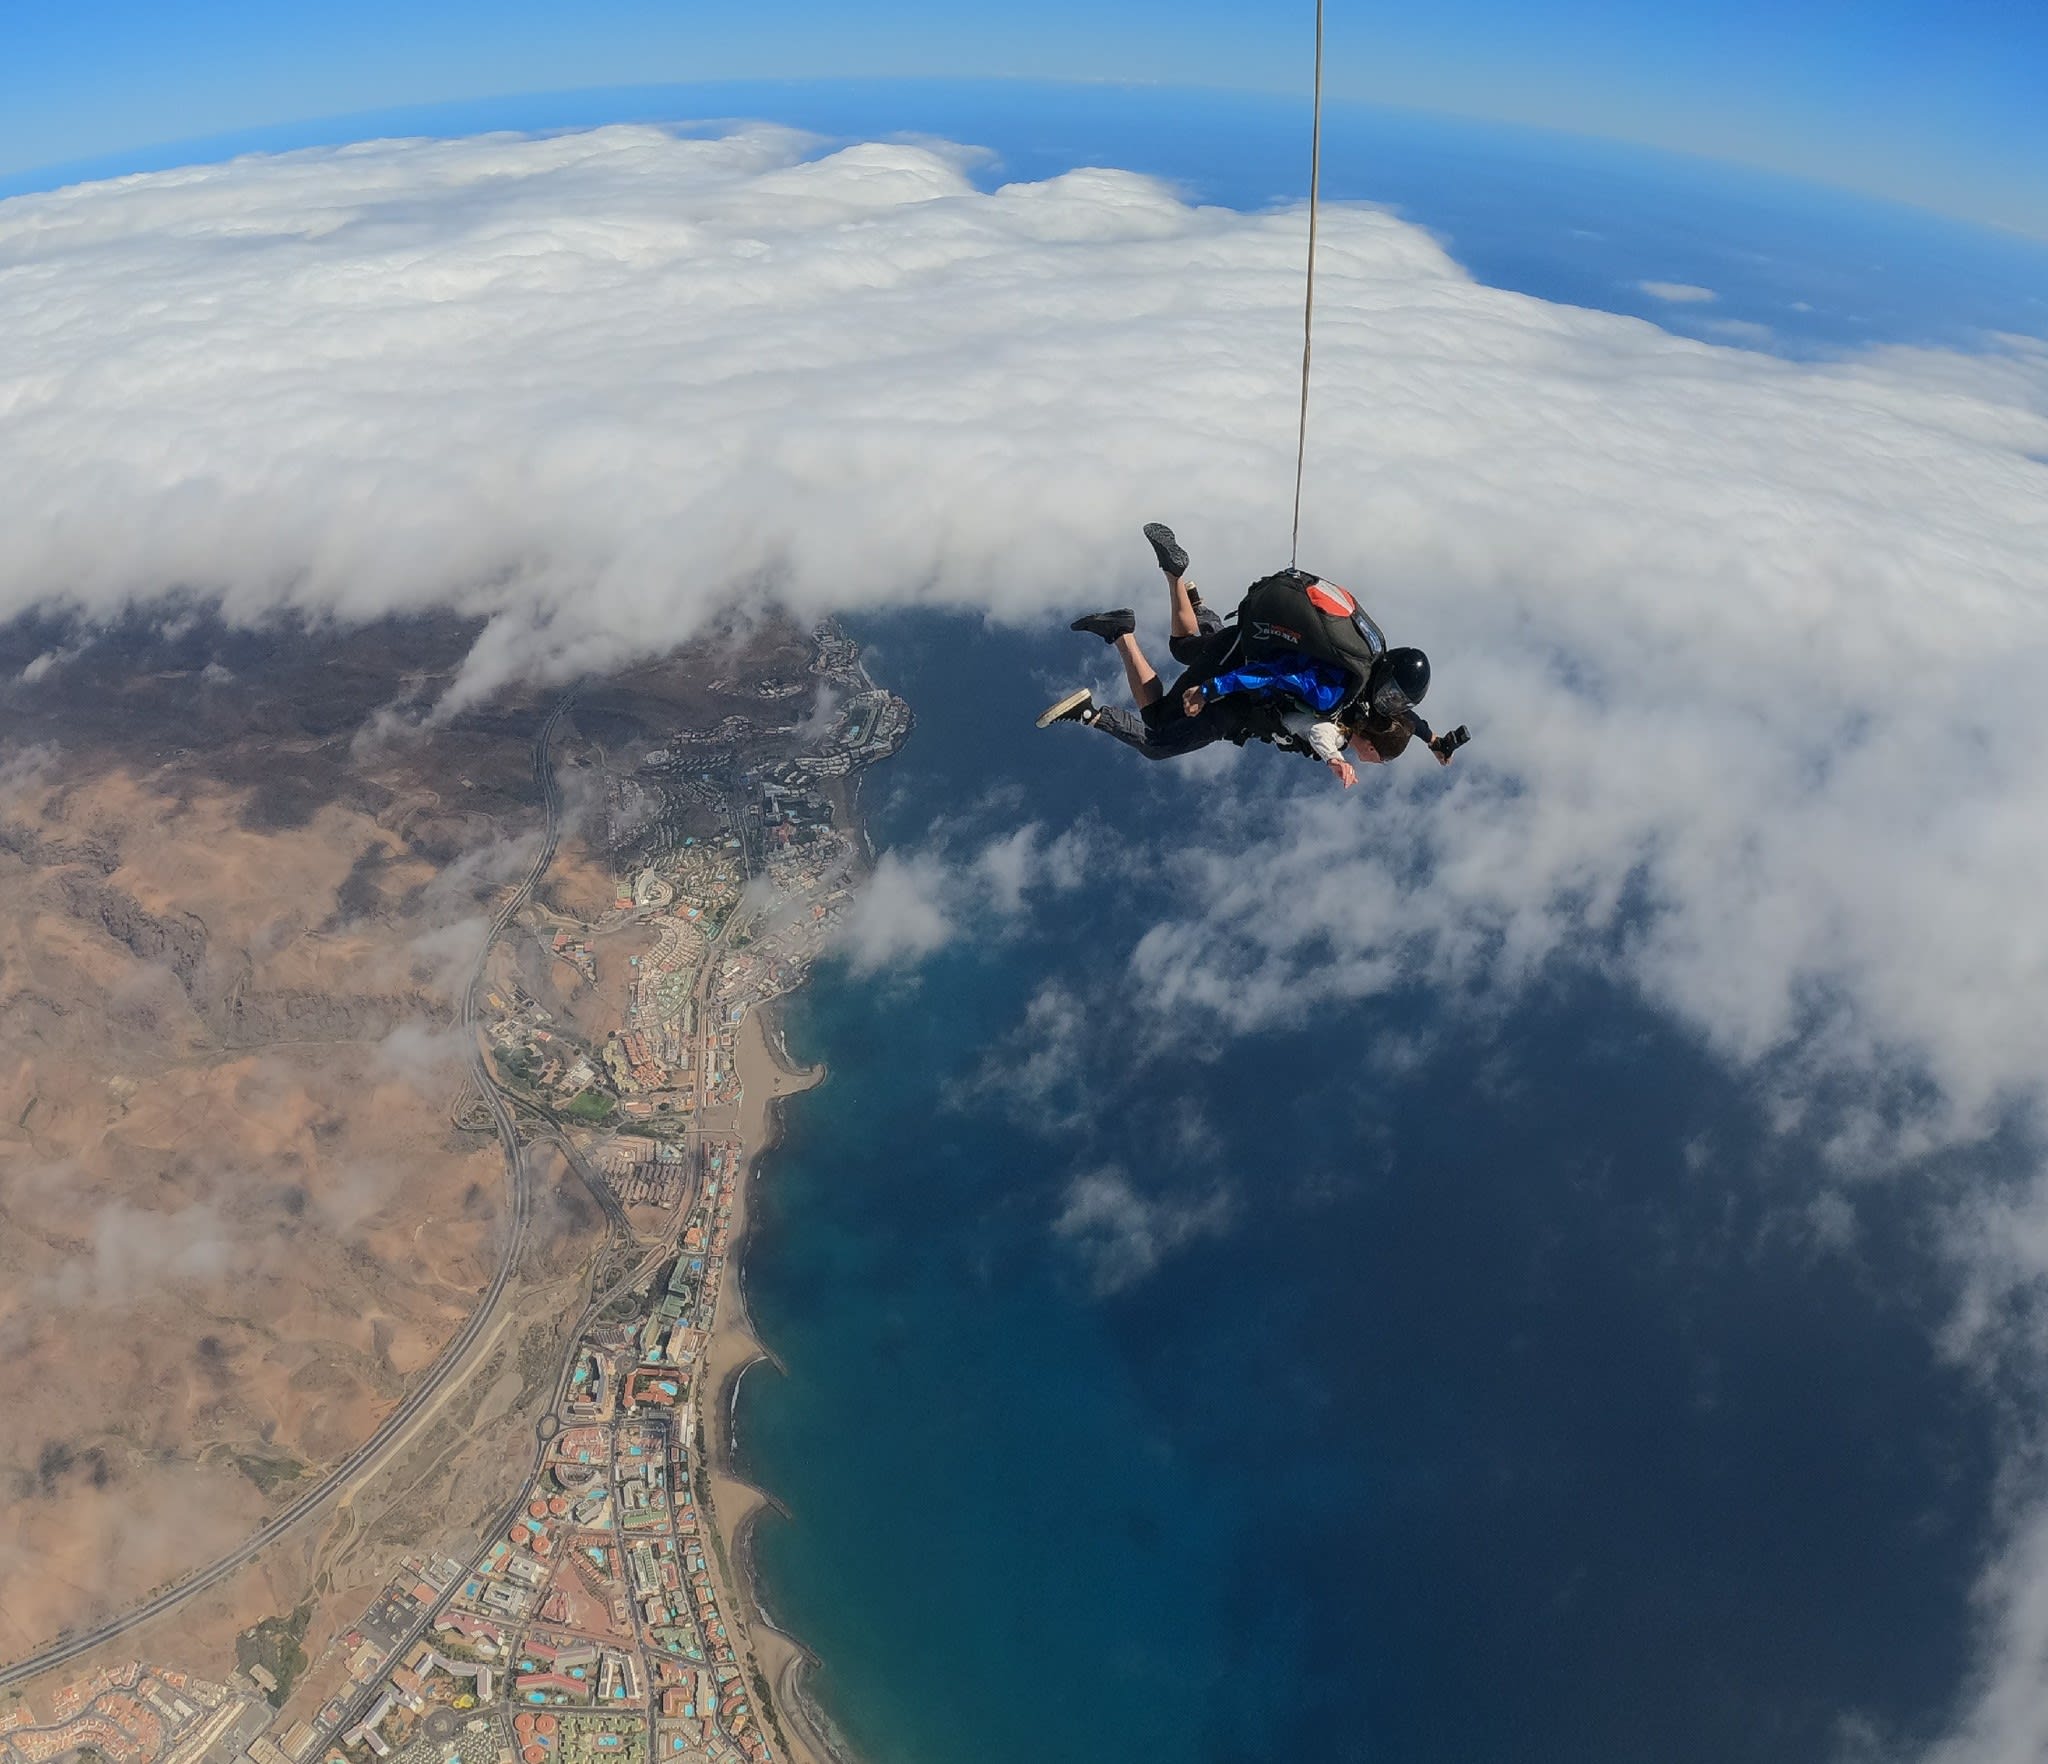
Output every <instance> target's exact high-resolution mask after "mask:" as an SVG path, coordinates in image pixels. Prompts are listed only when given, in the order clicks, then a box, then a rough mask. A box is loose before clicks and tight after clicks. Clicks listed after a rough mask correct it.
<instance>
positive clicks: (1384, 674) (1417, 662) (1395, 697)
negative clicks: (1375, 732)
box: [1366, 649, 1429, 717]
mask: <svg viewBox="0 0 2048 1764" xmlns="http://www.w3.org/2000/svg"><path fill="white" fill-rule="evenodd" d="M1428 691H1429V657H1428V656H1426V655H1424V654H1423V653H1422V651H1421V650H1419V649H1390V650H1388V651H1387V653H1386V654H1385V655H1383V656H1381V657H1380V659H1379V661H1378V662H1377V663H1376V664H1375V665H1374V667H1373V670H1372V679H1371V681H1370V682H1369V684H1368V687H1367V691H1366V696H1367V697H1368V698H1369V699H1370V700H1371V701H1372V707H1373V709H1374V710H1376V711H1378V712H1379V714H1380V715H1381V716H1383V717H1397V716H1399V715H1400V714H1401V712H1402V711H1404V710H1406V709H1407V708H1408V707H1409V706H1410V705H1411V704H1420V703H1421V702H1422V700H1423V698H1424V696H1425V695H1426V694H1427V693H1428Z"/></svg>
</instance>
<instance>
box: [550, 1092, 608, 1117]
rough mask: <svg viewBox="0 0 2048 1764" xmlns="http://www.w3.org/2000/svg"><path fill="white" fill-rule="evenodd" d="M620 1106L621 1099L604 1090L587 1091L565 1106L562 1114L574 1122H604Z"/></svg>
mask: <svg viewBox="0 0 2048 1764" xmlns="http://www.w3.org/2000/svg"><path fill="white" fill-rule="evenodd" d="M618 1106H619V1099H618V1098H617V1097H615V1096H612V1095H610V1094H608V1093H607V1092H605V1091H602V1090H586V1091H584V1092H583V1094H582V1095H580V1096H578V1097H576V1098H575V1099H574V1100H573V1101H571V1102H568V1103H566V1104H564V1105H563V1108H562V1113H563V1114H565V1115H567V1116H568V1117H569V1119H570V1120H572V1121H602V1120H603V1119H604V1118H605V1117H606V1116H607V1115H609V1114H610V1113H611V1112H612V1110H614V1109H615V1108H617V1107H618Z"/></svg>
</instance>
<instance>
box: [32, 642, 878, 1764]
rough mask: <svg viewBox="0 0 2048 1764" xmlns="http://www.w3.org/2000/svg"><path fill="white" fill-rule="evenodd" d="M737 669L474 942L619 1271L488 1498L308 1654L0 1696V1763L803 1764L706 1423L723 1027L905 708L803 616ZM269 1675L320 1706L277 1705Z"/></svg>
mask: <svg viewBox="0 0 2048 1764" xmlns="http://www.w3.org/2000/svg"><path fill="white" fill-rule="evenodd" d="M721 684H722V685H724V686H725V688H726V690H727V691H729V692H731V691H738V690H744V689H743V688H738V687H734V686H733V685H731V683H729V682H721ZM752 690H753V693H754V696H755V697H756V699H757V701H758V704H759V710H758V713H756V714H751V715H728V716H727V717H725V718H724V719H722V720H721V722H720V723H719V724H717V725H716V726H715V727H713V728H712V729H710V730H708V731H693V730H678V731H675V732H673V734H672V735H671V736H670V738H669V739H667V740H666V742H665V743H664V744H663V745H661V746H658V747H654V748H652V749H650V750H648V751H645V752H641V753H625V754H609V753H608V754H606V755H605V756H604V763H603V765H602V767H601V768H600V769H599V774H598V778H597V783H598V785H599V787H600V788H599V800H600V803H601V808H600V811H599V813H598V814H597V815H596V817H595V819H594V821H593V822H591V823H586V828H585V842H586V844H587V845H588V846H589V848H590V850H591V853H592V855H593V857H598V856H601V857H602V860H603V862H604V864H605V865H606V866H607V868H608V869H609V870H610V871H611V873H612V875H613V878H614V882H615V887H614V889H613V892H612V894H611V897H610V899H609V900H608V901H607V902H605V903H604V904H603V905H602V906H601V907H600V908H599V910H597V911H595V912H594V913H591V914H589V915H587V916H581V917H579V916H577V915H575V914H574V913H573V912H572V911H570V910H569V909H568V908H566V907H565V906H564V905H563V904H562V903H561V902H560V901H559V900H554V901H552V902H551V901H549V900H546V899H542V898H540V897H536V898H535V899H533V900H532V901H530V902H529V903H528V904H527V905H526V907H525V908H524V909H523V910H522V911H521V912H520V913H519V914H518V915H517V916H516V917H515V918H514V920H513V921H512V922H511V924H510V925H509V926H508V927H507V929H506V931H505V933H504V935H503V937H502V939H501V942H500V945H499V947H498V948H497V949H496V950H494V952H493V965H492V967H491V969H490V971H489V978H488V983H487V986H486V989H485V993H484V998H483V1003H484V1005H485V1006H486V1007H487V1008H486V1009H485V1010H484V1012H483V1013H482V1017H481V1027H482V1031H483V1037H484V1047H485V1051H486V1054H487V1057H488V1060H489V1062H490V1070H491V1074H492V1077H493V1080H494V1082H495V1085H496V1087H497V1089H498V1091H499V1094H500V1096H501V1097H502V1098H503V1099H504V1100H505V1102H507V1103H508V1104H509V1105H510V1106H511V1107H512V1108H513V1110H514V1111H515V1114H516V1117H517V1119H518V1121H519V1126H520V1132H521V1136H522V1138H523V1139H526V1140H528V1141H529V1142H530V1141H533V1140H537V1139H541V1138H555V1139H560V1140H566V1141H567V1142H568V1144H569V1145H570V1146H571V1147H572V1148H573V1150H574V1152H575V1154H576V1156H577V1158H578V1159H579V1160H580V1162H581V1163H582V1165H583V1166H584V1168H585V1169H587V1171H588V1172H589V1173H590V1175H591V1177H592V1178H593V1179H594V1180H595V1181H597V1182H599V1183H601V1184H602V1185H603V1187H604V1189H605V1191H606V1198H607V1203H608V1204H607V1212H608V1214H609V1215H610V1216H611V1217H612V1218H613V1220H614V1221H615V1222H622V1226H623V1233H624V1236H625V1239H626V1242H625V1246H624V1255H625V1260H626V1262H627V1264H628V1271H627V1274H626V1276H625V1277H623V1278H620V1279H617V1280H614V1281H613V1282H611V1284H610V1285H609V1286H608V1287H604V1288H602V1289H599V1287H598V1277H597V1275H596V1274H595V1273H593V1275H592V1276H591V1279H592V1282H593V1290H592V1291H591V1293H590V1308H589V1310H588V1312H587V1313H586V1315H585V1317H584V1319H583V1321H582V1324H581V1325H580V1327H579V1329H578V1331H577V1333H576V1336H575V1340H574V1344H573V1347H572V1348H571V1350H570V1352H569V1353H568V1355H567V1358H566V1361H565V1363H564V1364H563V1365H562V1367H561V1369H560V1375H559V1379H558V1382H557V1384H556V1388H555V1392H554V1400H553V1403H552V1405H551V1407H550V1409H549V1412H548V1413H547V1414H545V1415H544V1416H542V1417H541V1418H540V1420H539V1427H538V1431H537V1437H538V1440H539V1451H538V1458H537V1461H536V1462H535V1463H534V1465H533V1467H532V1471H531V1474H530V1476H529V1477H528V1478H527V1480H526V1482H525V1485H524V1487H523V1488H522V1489H521V1491H520V1494H519V1498H518V1500H517V1501H516V1503H515V1504H514V1505H513V1506H512V1507H511V1508H510V1509H509V1510H507V1511H505V1512H504V1513H502V1514H501V1515H499V1522H497V1523H495V1524H494V1525H492V1526H491V1528H490V1529H489V1531H488V1533H487V1534H485V1535H480V1536H477V1537H476V1538H475V1539H474V1540H473V1547H472V1548H469V1549H467V1550H458V1551H456V1552H453V1553H448V1554H441V1553H424V1552H415V1553H413V1554H410V1555H408V1556H406V1557H405V1558H404V1560H403V1561H401V1562H400V1563H399V1564H398V1565H397V1568H396V1571H395V1573H393V1575H392V1576H391V1578H390V1580H389V1581H388V1583H387V1584H386V1585H385V1586H384V1587H383V1588H382V1590H381V1591H380V1592H379V1593H378V1595H377V1597H376V1598H375V1599H374V1600H373V1601H372V1602H371V1603H370V1604H369V1605H368V1606H367V1607H366V1608H365V1609H363V1611H362V1612H361V1614H360V1615H359V1616H358V1617H357V1618H356V1619H355V1620H354V1621H353V1622H352V1623H350V1624H348V1625H347V1627H346V1628H345V1629H344V1630H343V1631H342V1632H341V1633H339V1634H338V1635H336V1636H335V1637H334V1639H333V1640H332V1642H331V1644H329V1645H328V1646H327V1647H325V1648H324V1649H323V1650H322V1651H321V1652H320V1654H319V1656H318V1657H317V1658H315V1659H313V1660H310V1661H308V1660H306V1659H304V1658H303V1657H302V1656H297V1655H296V1654H295V1652H294V1647H293V1645H286V1646H283V1647H281V1648H276V1649H272V1648H266V1647H264V1646H261V1645H255V1644H256V1643H260V1641H261V1639H262V1638H261V1637H259V1636H255V1635H254V1633H253V1632H252V1637H250V1638H245V1640H249V1641H251V1642H252V1645H251V1646H249V1647H246V1648H245V1649H244V1650H243V1654H244V1658H243V1659H242V1661H241V1665H240V1668H239V1669H238V1670H237V1671H236V1672H235V1673H234V1674H233V1675H232V1678H231V1679H230V1680H229V1681H228V1682H225V1683H219V1684H214V1683H206V1682H202V1681H200V1680H198V1679H195V1678H192V1677H190V1676H188V1675H184V1674H180V1673H176V1672H171V1671H167V1670H164V1669H161V1668H157V1667H144V1666H142V1665H140V1664H130V1665H125V1666H120V1667H114V1668H103V1669H101V1670H100V1671H98V1672H96V1673H94V1674H93V1675H92V1676H91V1677H90V1678H88V1679H85V1680H82V1681H79V1682H77V1683H75V1684H72V1685H69V1686H66V1687H64V1688H63V1689H61V1690H59V1691H58V1692H57V1693H56V1694H55V1696H54V1697H52V1698H51V1699H50V1700H49V1705H48V1707H47V1709H46V1710H42V1711H40V1712H39V1711H38V1710H37V1709H36V1708H35V1707H34V1706H32V1705H31V1703H29V1702H27V1701H23V1702H17V1703H16V1704H15V1705H14V1706H13V1707H12V1708H11V1709H7V1710H5V1711H4V1712H0V1764H379V1761H384V1760H391V1761H393V1764H655V1761H656V1760H659V1761H660V1764H770V1761H771V1760H780V1759H795V1760H797V1764H804V1761H805V1760H817V1759H820V1758H822V1757H825V1756H826V1755H827V1754H828V1752H829V1747H828V1746H827V1744H826V1743H825V1742H823V1741H821V1740H820V1739H819V1738H818V1737H817V1722H816V1718H815V1715H813V1714H809V1713H808V1712H806V1711H803V1710H799V1709H796V1708H794V1707H792V1706H791V1701H792V1700H791V1699H790V1698H788V1697H787V1696H785V1695H784V1694H783V1686H781V1685H779V1684H776V1683H774V1682H771V1677H770V1674H769V1671H768V1670H766V1669H764V1659H763V1650H762V1648H761V1646H760V1641H761V1638H760V1637H759V1636H758V1635H756V1634H755V1633H753V1627H752V1626H750V1623H749V1614H750V1613H752V1612H755V1611H757V1610H758V1605H757V1603H756V1601H755V1600H754V1599H753V1597H752V1595H751V1588H750V1586H749V1585H748V1584H746V1583H745V1581H744V1576H745V1575H746V1573H747V1569H746V1565H745V1561H744V1559H743V1556H742V1555H741V1553H740V1552H739V1551H738V1550H737V1549H736V1547H735V1539H734V1538H733V1536H732V1535H731V1531H730V1528H729V1526H721V1524H720V1519H719V1514H718V1509H717V1496H718V1489H717V1485H716V1473H717V1471H718V1469H719V1467H718V1466H716V1465H714V1464H713V1463H712V1462H711V1461H710V1450H709V1449H708V1448H707V1428H706V1417H707V1415H708V1414H710V1413H711V1412H712V1411H713V1410H714V1409H715V1408H716V1407H717V1406H718V1405H721V1404H729V1403H730V1400H731V1391H730V1388H729V1381H730V1377H731V1376H732V1372H733V1368H732V1367H730V1366H727V1367H725V1368H724V1369H723V1370H721V1369H720V1368H719V1366H718V1365H717V1364H716V1361H717V1354H716V1351H715V1350H716V1348H717V1346H718V1343H719V1340H720V1332H721V1331H723V1330H728V1329H732V1328H739V1329H744V1328H745V1320H744V1316H743V1314H741V1313H740V1302H741V1301H740V1298H739V1294H738V1290H737V1280H736V1277H735V1268H734V1264H735V1258H736V1256H737V1254H738V1251H739V1247H740V1240H741V1237H742V1234H743V1231H744V1213H745V1198H744V1189H745V1184H746V1182H747V1180H748V1174H749V1158H750V1155H751V1154H752V1153H753V1152H754V1151H755V1150H757V1149H758V1147H756V1146H751V1145H749V1144H748V1143H747V1142H746V1135H745V1133H744V1131H743V1127H744V1124H745V1122H746V1121H747V1120H748V1119H749V1118H750V1116H749V1114H748V1113H747V1112H746V1111H743V1110H742V1106H741V1105H742V1101H743V1083H742V1068H743V1066H744V1063H745V1061H744V1056H743V1052H742V1048H741V1038H742V1035H743V1033H744V1031H745V1029H746V1026H747V1023H748V1018H749V1015H750V1013H752V1012H754V1011H756V1010H757V1009H758V1008H759V1007H760V1006H762V1005H763V1004H765V1003H767V1002H768V1001H770V1000H773V999H775V998H777V997H779V996H781V995H783V994H786V993H787V992H789V991H791V990H792V989H793V988H795V987H797V986H799V985H801V984H802V983H803V980H804V978H805V976H806V975H807V973H808V972H809V969H810V967H811V965H812V963H813V962H815V960H816V959H817V958H818V956H819V954H820V953H821V951H823V950H824V949H825V947H826V946H827V944H828V943H829V941H830V939H831V937H832V935H833V932H834V929H835V926H836V924H837V922H838V920H839V918H840V917H841V915H842V913H843V910H844V908H845V906H846V904H847V902H848V901H849V900H850V898H851V892H852V889H853V887H854V884H855V881H856V879H857V872H858V867H859V862H860V858H861V850H860V847H859V844H858V834H857V830H856V828H855V825H854V822H853V816H852V813H851V799H850V796H849V795H848V793H847V791H846V789H845V783H846V780H848V778H849V777H850V775H851V774H853V773H855V772H856V771H857V770H858V769H859V768H861V767H863V766H865V765H868V764H870V763H872V762H873V761H875V760H878V759H880V758H883V757H885V756H886V755H888V754H890V753H892V752H894V751H895V749H896V748H897V747H898V746H900V745H901V743H902V740H903V739H904V737H905V735H906V734H907V733H908V729H909V712H908V707H907V706H905V705H904V704H903V703H902V701H900V700H898V699H895V698H893V697H891V696H890V695H889V694H887V693H885V692H881V691H878V690H877V689H875V688H874V687H873V686H872V685H871V684H870V683H869V681H868V680H867V678H866V676H865V674H864V672H863V671H862V669H861V665H860V658H859V654H858V651H857V650H856V649H855V648H854V646H853V645H852V644H851V643H850V642H849V641H847V640H846V639H845V638H844V637H843V636H842V635H841V634H840V633H839V632H838V631H837V630H836V629H834V628H832V627H829V626H826V627H821V628H820V629H819V630H818V631H817V632H815V633H814V634H813V637H812V656H811V677H810V678H809V679H808V680H802V681H794V680H787V679H769V680H764V681H762V682H761V683H760V684H759V685H758V686H756V687H754V688H753V689H752ZM572 1000H580V1001H581V1002H580V1003H571V1002H566V1001H572ZM756 1033H757V1034H758V1030H756ZM476 1114H477V1110H476V1106H475V1102H474V1099H471V1102H470V1104H469V1106H468V1108H467V1110H466V1111H459V1112H458V1119H465V1118H468V1119H470V1122H471V1124H474V1117H475V1116H476ZM300 1621H301V1624H303V1618H301V1619H300ZM285 1640H286V1642H287V1643H288V1644H289V1643H291V1642H292V1638H291V1637H289V1636H287V1637H286V1638H285ZM273 1654H274V1655H275V1656H276V1657H275V1658H274V1659H273V1658H271V1657H270V1656H272V1655H273ZM295 1681H296V1682H298V1683H300V1684H302V1685H303V1686H304V1687H305V1688H306V1690H307V1691H309V1692H310V1693H311V1694H312V1695H316V1696H318V1697H319V1698H320V1699H321V1700H320V1701H319V1703H318V1705H317V1707H304V1706H303V1705H304V1703H305V1700H306V1698H305V1696H303V1695H302V1696H301V1697H300V1698H299V1699H298V1700H297V1702H296V1703H294V1704H293V1707H292V1709H290V1710H286V1708H285V1705H286V1703H287V1700H288V1693H289V1692H290V1691H291V1690H292V1689H293V1686H294V1682H295ZM287 1715H289V1719H287V1718H286V1717H287ZM793 1730H794V1731H793Z"/></svg>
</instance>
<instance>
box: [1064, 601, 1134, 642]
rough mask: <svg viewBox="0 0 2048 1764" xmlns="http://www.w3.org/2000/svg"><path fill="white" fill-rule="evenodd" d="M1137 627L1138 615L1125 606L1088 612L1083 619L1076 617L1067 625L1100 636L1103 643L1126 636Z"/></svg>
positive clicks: (1074, 629)
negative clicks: (1104, 610)
mask: <svg viewBox="0 0 2048 1764" xmlns="http://www.w3.org/2000/svg"><path fill="white" fill-rule="evenodd" d="M1137 628H1138V615H1137V614H1136V613H1134V612H1132V611H1131V609H1130V608H1129V607H1127V606H1120V607H1117V608H1115V609H1114V610H1113V611H1110V612H1099V613H1090V614H1089V615H1088V616H1087V617H1086V618H1085V619H1076V620H1075V621H1074V622H1073V623H1072V624H1071V625H1069V626H1068V627H1067V629H1068V630H1070V631H1087V632H1090V633H1091V634H1093V635H1094V636H1097V637H1100V638H1101V639H1102V641H1103V642H1105V643H1114V642H1115V641H1116V640H1117V639H1118V638H1119V637H1128V636H1129V635H1130V634H1131V633H1132V632H1133V631H1135V630H1136V629H1137Z"/></svg>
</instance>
